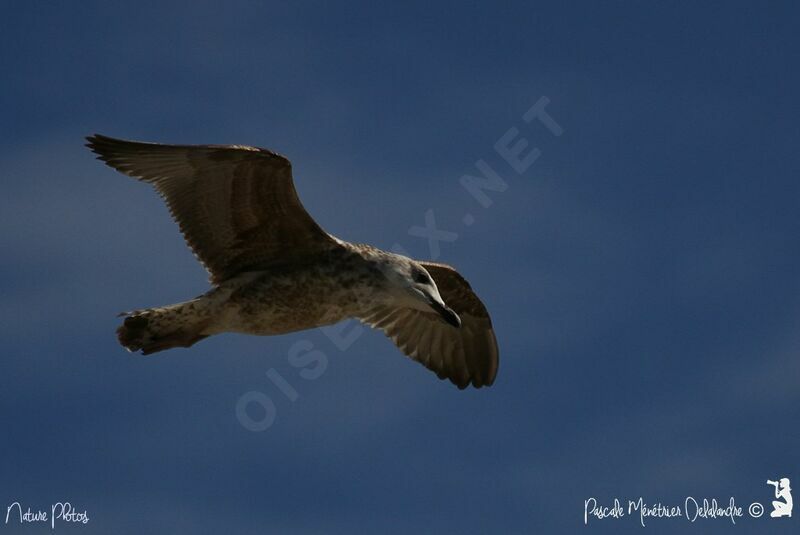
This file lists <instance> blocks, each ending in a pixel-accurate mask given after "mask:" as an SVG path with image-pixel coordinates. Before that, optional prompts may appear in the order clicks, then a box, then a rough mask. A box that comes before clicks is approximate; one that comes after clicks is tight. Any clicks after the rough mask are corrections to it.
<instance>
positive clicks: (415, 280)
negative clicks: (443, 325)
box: [381, 255, 461, 328]
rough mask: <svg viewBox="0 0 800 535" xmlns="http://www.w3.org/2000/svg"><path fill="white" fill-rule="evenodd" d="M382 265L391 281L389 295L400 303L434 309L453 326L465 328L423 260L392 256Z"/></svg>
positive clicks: (384, 272) (415, 307)
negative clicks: (444, 297)
mask: <svg viewBox="0 0 800 535" xmlns="http://www.w3.org/2000/svg"><path fill="white" fill-rule="evenodd" d="M381 267H382V271H383V274H384V275H385V276H386V279H387V280H388V281H389V294H390V296H391V298H392V299H393V300H395V302H396V304H397V305H399V306H403V307H407V308H413V309H416V310H421V311H423V312H434V313H436V314H438V315H439V316H441V318H442V319H443V320H444V321H446V322H447V323H449V324H450V325H452V326H453V327H456V328H459V327H461V318H459V317H458V314H456V313H455V311H453V309H452V308H450V307H448V306H447V305H446V304H445V303H444V300H442V296H441V295H439V288H437V287H436V283H435V282H434V281H433V278H432V277H431V276H430V273H428V271H427V270H426V269H425V268H424V267H422V265H421V264H420V263H419V262H415V261H414V260H412V259H410V258H408V257H405V256H401V255H392V257H391V258H390V259H389V260H388V261H387V262H385V263H383V264H382V266H381Z"/></svg>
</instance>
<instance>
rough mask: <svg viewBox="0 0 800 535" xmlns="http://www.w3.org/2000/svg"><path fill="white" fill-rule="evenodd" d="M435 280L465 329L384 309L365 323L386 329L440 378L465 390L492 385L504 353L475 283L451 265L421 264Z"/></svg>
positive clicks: (422, 314) (409, 312)
mask: <svg viewBox="0 0 800 535" xmlns="http://www.w3.org/2000/svg"><path fill="white" fill-rule="evenodd" d="M420 264H422V266H423V267H424V268H425V269H426V270H427V271H428V273H429V274H430V275H431V277H433V280H434V282H435V283H436V286H437V288H438V289H439V294H440V295H441V296H442V299H443V300H444V302H445V304H446V305H447V306H449V307H450V308H452V309H453V310H454V311H455V312H456V313H457V314H458V315H459V317H460V318H461V327H460V328H458V327H453V326H452V325H450V324H448V323H446V322H445V321H444V320H443V319H442V318H441V316H440V315H438V314H435V313H433V312H430V313H429V312H422V311H419V310H415V309H411V308H392V307H389V306H384V307H381V308H377V309H375V310H373V311H372V312H371V313H370V314H368V315H366V316H365V317H364V318H361V321H363V322H364V323H366V324H368V325H370V326H371V327H375V328H377V329H380V330H382V331H383V332H384V333H385V334H386V336H388V337H389V338H390V339H391V340H392V341H393V342H394V343H395V344H396V345H397V347H398V348H399V349H400V351H402V352H403V353H404V354H406V355H408V356H409V357H411V358H412V359H414V360H416V361H417V362H419V363H421V364H423V365H424V366H425V367H426V368H428V369H429V370H431V371H433V372H435V373H436V375H437V376H438V377H439V379H448V380H450V382H452V383H453V384H455V385H456V386H458V387H459V388H466V387H467V386H468V385H469V384H472V386H474V387H475V388H480V387H482V386H490V385H491V384H492V383H494V379H495V377H496V376H497V367H498V363H499V352H498V349H497V339H496V338H495V335H494V329H493V328H492V320H491V318H490V317H489V313H488V312H487V311H486V307H485V306H484V305H483V303H482V302H481V300H480V299H479V298H478V296H477V295H475V292H473V291H472V288H471V287H470V285H469V283H468V282H467V281H466V279H464V277H462V276H461V275H460V274H459V273H458V272H457V271H456V270H455V269H454V268H452V267H451V266H448V265H446V264H436V263H433V262H420Z"/></svg>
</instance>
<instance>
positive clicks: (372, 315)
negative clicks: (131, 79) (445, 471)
mask: <svg viewBox="0 0 800 535" xmlns="http://www.w3.org/2000/svg"><path fill="white" fill-rule="evenodd" d="M87 139H88V141H89V143H88V145H87V146H88V147H89V148H90V149H91V150H92V151H94V152H95V153H96V154H97V155H98V158H99V159H101V160H103V161H104V162H106V163H107V164H108V165H109V166H111V167H113V168H115V169H117V170H118V171H120V172H122V173H125V174H127V175H129V176H131V177H134V178H136V179H138V180H141V181H143V182H146V183H149V184H151V185H153V186H154V187H155V189H156V191H157V192H158V193H159V195H161V197H162V198H163V199H164V200H165V202H166V203H167V206H168V207H169V209H170V213H171V214H172V216H173V218H174V219H175V220H176V222H177V223H178V226H179V227H180V229H181V232H182V233H183V235H184V238H185V239H186V242H187V244H188V245H189V247H190V248H191V249H192V251H193V252H194V253H195V255H196V256H197V258H198V259H199V260H200V262H202V264H203V265H204V266H205V267H206V269H207V270H208V271H209V273H210V275H211V283H212V289H211V290H210V291H209V292H208V293H206V294H204V295H202V296H200V297H198V298H196V299H193V300H191V301H187V302H184V303H178V304H175V305H169V306H165V307H158V308H150V309H144V310H136V311H133V312H129V313H126V316H127V317H126V318H125V320H124V322H123V324H122V325H121V326H120V328H119V329H118V331H117V333H118V337H119V340H120V343H121V344H122V345H123V346H124V347H126V348H127V349H128V350H130V351H142V353H143V354H150V353H155V352H157V351H162V350H164V349H169V348H171V347H189V346H191V345H192V344H194V343H195V342H197V341H199V340H202V339H203V338H206V337H208V336H211V335H213V334H217V333H220V332H242V333H249V334H260V335H268V334H280V333H286V332H292V331H297V330H301V329H307V328H311V327H316V326H321V325H328V324H332V323H336V322H338V321H341V320H343V319H346V318H349V317H355V318H358V319H360V320H361V321H363V322H364V323H366V324H369V325H371V326H374V327H376V328H378V329H381V330H383V331H384V332H385V333H386V335H387V336H388V337H389V338H391V339H392V340H393V341H394V342H395V343H396V344H397V346H398V347H399V348H400V349H401V351H403V352H404V353H405V354H406V355H409V356H410V357H411V358H413V359H414V360H416V361H418V362H420V363H422V364H423V365H425V366H426V367H428V368H429V369H431V370H433V371H434V372H435V373H436V374H437V375H438V376H439V377H440V378H442V379H445V378H446V379H449V380H450V381H451V382H453V383H454V384H456V385H457V386H458V387H459V388H464V387H466V386H467V385H469V384H472V385H473V386H475V387H481V386H486V385H491V384H492V382H493V381H494V378H495V376H496V374H497V364H498V351H497V342H496V340H495V336H494V331H493V328H492V324H491V319H490V318H489V314H488V312H487V311H486V308H485V306H484V305H483V303H482V302H481V301H480V299H479V298H478V297H477V295H475V293H474V292H473V291H472V288H471V287H470V285H469V283H467V281H466V280H465V279H464V278H463V277H462V276H461V275H460V274H459V273H458V272H457V271H456V270H455V269H454V268H452V267H451V266H447V265H445V264H437V263H432V262H418V261H414V260H412V259H410V258H407V257H405V256H401V255H397V254H393V253H389V252H386V251H381V250H379V249H376V248H374V247H371V246H368V245H357V244H352V243H348V242H344V241H341V240H339V239H337V238H335V237H333V236H331V235H330V234H328V233H327V232H325V231H324V230H322V229H321V228H320V227H319V225H317V223H316V222H315V221H314V220H313V219H312V218H311V216H310V215H309V214H308V213H307V212H306V210H305V209H304V208H303V206H302V204H301V203H300V200H299V198H298V196H297V192H296V191H295V188H294V183H293V181H292V168H291V163H290V162H289V160H287V159H286V158H284V157H283V156H281V155H279V154H276V153H274V152H271V151H269V150H266V149H259V148H255V147H247V146H240V145H162V144H156V143H140V142H132V141H124V140H119V139H114V138H110V137H107V136H101V135H94V136H91V137H89V138H87Z"/></svg>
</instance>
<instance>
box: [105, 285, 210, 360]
mask: <svg viewBox="0 0 800 535" xmlns="http://www.w3.org/2000/svg"><path fill="white" fill-rule="evenodd" d="M202 299H203V298H202V297H200V298H198V299H193V300H192V301H187V302H185V303H178V304H176V305H170V306H165V307H158V308H146V309H143V310H134V311H132V312H123V313H122V314H120V316H124V317H125V321H123V323H122V325H120V326H119V328H118V329H117V338H118V339H119V343H120V344H122V346H123V347H125V349H127V350H128V351H132V352H133V351H140V350H141V352H142V354H143V355H149V354H151V353H156V352H157V351H163V350H165V349H170V348H172V347H189V346H191V345H192V344H194V343H195V342H198V341H200V340H202V339H203V338H206V337H207V336H208V334H203V330H204V329H205V328H206V327H207V326H208V325H209V323H210V321H211V315H210V314H209V310H208V306H207V304H206V303H204V302H203V300H202Z"/></svg>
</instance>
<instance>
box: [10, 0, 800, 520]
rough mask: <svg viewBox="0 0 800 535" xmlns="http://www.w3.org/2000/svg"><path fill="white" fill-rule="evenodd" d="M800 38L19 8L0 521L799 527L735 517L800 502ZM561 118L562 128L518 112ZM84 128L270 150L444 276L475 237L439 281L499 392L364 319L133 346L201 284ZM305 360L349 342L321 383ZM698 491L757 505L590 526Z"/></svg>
mask: <svg viewBox="0 0 800 535" xmlns="http://www.w3.org/2000/svg"><path fill="white" fill-rule="evenodd" d="M798 22H800V20H799V18H798V12H797V10H792V9H791V7H789V4H788V3H786V4H784V5H783V6H779V5H778V4H771V5H770V6H765V5H758V4H744V3H730V2H729V3H714V4H708V5H704V6H698V5H695V3H682V4H669V5H668V4H666V3H664V4H650V3H634V2H627V3H622V2H620V3H613V4H604V5H600V4H595V3H587V2H582V3H581V2H579V3H561V2H551V3H547V4H543V3H531V2H519V3H513V2H512V3H508V4H504V5H503V6H497V5H492V4H491V3H485V4H482V5H464V4H463V3H436V2H420V3H403V4H402V5H400V4H398V5H396V6H387V5H384V6H378V5H375V4H373V3H350V4H347V5H339V6H336V5H332V4H327V3H298V4H294V5H291V6H286V5H277V4H276V5H272V4H268V3H262V2H236V1H234V2H228V3H226V4H225V5H224V7H223V5H222V4H220V3H216V2H185V3H182V2H137V3H127V4H126V3H119V2H82V3H78V4H75V3H73V4H69V5H67V4H53V3H47V4H45V3H34V2H28V3H22V2H18V3H12V4H10V5H8V6H6V9H5V12H4V16H3V21H2V22H0V29H1V30H2V31H0V63H2V67H3V68H2V71H3V79H4V83H3V84H2V85H0V110H1V112H0V113H2V123H3V128H1V129H0V142H1V143H0V177H2V179H3V184H4V190H5V192H4V195H3V196H2V198H0V250H2V251H3V253H4V254H3V255H2V261H0V275H2V277H0V281H2V282H0V294H1V295H2V296H3V298H2V299H1V300H0V339H1V340H2V343H3V348H2V354H3V360H2V362H3V370H2V374H0V385H2V388H0V421H2V422H3V423H4V426H3V427H4V433H3V438H2V440H0V504H2V506H3V508H5V507H8V505H10V504H11V503H13V502H14V501H19V502H20V503H21V504H23V506H25V507H28V506H30V507H31V508H32V509H34V510H35V509H37V508H39V509H49V507H50V504H52V503H55V502H58V501H65V500H68V501H70V502H72V503H73V504H74V505H75V506H76V507H77V508H79V509H81V510H83V509H85V510H87V511H88V514H89V516H90V519H91V520H90V522H89V524H87V525H85V526H83V525H81V526H65V525H59V527H58V528H57V529H59V530H62V529H63V530H65V531H69V532H75V533H79V532H82V533H123V534H124V533H142V532H143V531H163V532H174V533H214V532H219V531H220V530H223V529H224V530H228V531H230V532H232V533H288V534H316V533H352V532H354V531H359V532H366V533H378V532H379V533H408V532H418V533H441V532H460V533H532V532H543V533H565V532H571V531H573V530H578V529H582V530H585V531H586V532H587V533H589V532H592V533H628V532H631V533H633V532H635V533H675V532H682V531H686V532H698V530H701V531H702V532H703V533H729V532H731V531H737V532H738V533H772V532H775V533H784V532H789V531H796V529H797V526H796V525H795V524H797V518H796V516H797V515H795V518H792V519H770V518H767V516H765V517H762V518H760V519H753V518H750V517H749V516H748V515H747V505H749V504H750V503H751V502H754V501H758V502H761V503H763V504H765V505H768V504H769V502H770V501H771V499H772V498H771V494H770V492H771V487H768V486H767V485H765V484H764V482H765V480H766V479H767V478H769V479H777V478H779V477H784V476H785V477H789V478H792V479H793V481H796V482H797V483H796V485H797V486H798V488H800V462H799V461H800V453H798V452H800V433H798V426H797V424H798V417H799V416H800V410H799V409H798V404H799V403H800V299H798V295H799V293H798V290H800V279H798V276H797V273H798V272H800V248H798V245H800V212H798V210H797V203H798V199H799V198H800V186H798V184H797V180H796V179H797V176H798V171H800V157H798V150H797V147H798V145H799V144H800V129H798V118H799V117H798V115H799V114H798V107H797V102H796V95H798V94H799V91H798V90H800V87H798V85H800V84H798V82H800V76H799V75H798V72H797V65H798V60H799V59H800V54H798V52H800V50H799V49H800V47H798V40H797V37H796V35H795V33H796V28H797V25H798ZM541 97H547V98H548V99H549V101H550V103H549V104H548V107H547V110H548V112H549V113H550V114H551V115H552V116H553V118H554V119H555V120H556V121H557V122H558V124H559V125H561V126H562V127H563V129H564V133H563V134H562V135H561V136H558V137H556V136H553V135H552V134H551V133H550V131H549V130H548V129H547V128H545V127H544V126H543V125H542V124H540V123H538V122H536V121H534V122H531V123H526V122H525V121H523V120H522V115H523V114H524V113H525V111H526V110H528V109H529V108H530V107H531V106H532V105H533V104H534V103H535V102H537V101H538V99H540V98H541ZM512 127H513V128H517V129H518V131H519V135H520V136H522V137H524V138H526V139H527V140H528V142H529V148H530V147H537V148H538V149H539V150H540V151H541V156H540V157H539V158H538V159H537V160H536V162H535V163H534V164H533V165H532V166H531V167H530V168H529V169H528V170H526V171H525V172H524V173H522V174H518V173H516V172H515V171H513V170H512V169H511V168H510V167H509V166H508V164H507V163H505V162H504V161H503V159H502V158H501V157H500V156H499V155H498V154H497V153H496V151H495V149H494V145H495V143H496V141H497V140H498V139H499V138H500V137H501V136H502V135H503V134H504V133H506V132H507V131H508V130H509V129H510V128H512ZM94 132H100V133H104V134H108V135H113V136H119V137H125V138H132V139H141V140H149V141H162V142H177V143H244V144H252V145H259V146H264V147H268V148H271V149H273V150H276V151H278V152H281V153H283V154H286V155H287V156H289V157H290V158H291V159H292V161H293V164H294V173H295V180H296V185H297V189H298V191H299V193H300V196H301V198H302V199H303V202H304V204H305V206H306V207H307V209H308V210H309V211H310V212H311V213H312V214H313V215H314V217H315V218H316V219H317V220H318V221H319V222H320V223H321V224H322V225H323V227H324V228H326V229H327V230H328V231H329V232H331V233H333V234H335V235H337V236H339V237H341V238H343V239H347V240H351V241H359V242H367V243H372V244H375V245H377V246H379V247H384V248H390V247H392V246H393V245H395V244H401V245H402V246H403V247H404V248H405V249H406V250H407V251H408V252H409V253H410V254H411V255H413V256H416V257H420V258H429V257H430V256H431V251H430V249H429V247H428V244H427V242H426V240H424V239H421V238H420V237H418V236H414V235H411V234H409V228H411V227H414V226H420V225H423V223H424V220H425V214H426V212H427V211H429V210H433V213H434V214H435V218H436V222H437V226H438V227H439V228H441V229H443V230H447V231H450V232H455V233H457V234H458V238H457V239H456V240H454V241H451V242H443V243H441V244H440V246H441V256H439V258H438V260H440V261H444V262H448V263H451V264H453V265H455V266H457V267H458V268H459V269H460V271H461V272H462V273H463V274H464V275H465V276H466V277H467V278H468V279H469V280H470V281H471V283H472V285H473V287H474V288H475V289H476V290H477V291H478V292H479V294H480V295H481V296H482V298H483V300H484V301H485V302H486V304H487V307H488V308H489V310H490V311H491V313H492V316H493V320H494V324H495V328H496V332H497V335H498V339H499V344H500V350H501V365H500V372H499V375H498V378H497V382H496V384H495V385H494V386H493V387H492V388H490V389H483V390H479V391H475V390H469V391H463V392H462V391H458V390H457V389H455V388H454V387H452V385H450V384H449V383H443V382H439V381H438V380H436V379H435V377H434V376H433V375H432V374H430V373H429V372H427V371H426V370H425V369H424V368H422V367H421V366H419V365H416V364H415V363H413V362H410V361H409V360H407V359H405V358H403V357H402V356H401V355H400V353H399V352H398V351H397V350H396V349H395V348H394V346H393V345H392V344H391V343H390V342H389V341H388V340H386V339H385V338H384V337H383V336H382V335H381V334H379V333H376V332H370V331H364V332H363V334H361V335H360V336H358V338H357V340H355V342H353V343H352V345H350V346H349V347H348V348H347V349H346V350H344V351H341V350H340V349H339V348H338V347H337V345H336V344H335V343H334V341H333V340H332V339H331V338H330V337H329V336H326V335H325V334H324V333H322V332H320V331H309V332H302V333H296V334H293V335H287V336H281V337H272V338H259V337H244V336H237V335H222V336H218V337H215V338H212V339H209V340H206V341H203V342H202V343H200V344H198V345H196V346H195V347H193V348H191V349H190V350H175V351H171V352H168V353H162V354H159V355H157V356H155V357H152V358H142V357H137V356H132V355H129V354H127V353H126V352H125V351H124V350H122V348H120V347H119V346H118V345H117V342H116V339H115V336H114V330H115V328H116V325H117V323H118V321H119V320H118V319H117V318H116V317H115V315H116V313H118V312H120V311H122V310H127V309H130V308H136V307H145V306H153V305H159V304H167V303H171V302H177V301H181V300H184V299H186V298H189V297H193V296H195V295H197V294H199V293H202V292H203V291H205V289H206V287H207V286H206V274H205V273H204V271H203V270H202V268H201V267H200V266H199V265H198V264H197V263H196V262H195V261H194V258H193V257H192V255H191V253H190V252H189V251H188V249H187V248H186V247H185V246H184V245H183V241H182V238H181V237H180V235H179V233H178V231H177V228H176V226H175V225H174V224H173V223H172V222H171V221H170V219H169V216H168V214H167V211H166V209H165V208H164V207H163V206H162V204H161V202H160V200H159V199H158V197H157V196H156V195H155V194H154V193H153V192H152V191H150V190H149V188H147V187H145V186H143V185H142V184H138V183H135V182H134V181H132V180H130V179H126V178H125V177H123V176H122V175H118V174H115V173H114V172H112V171H111V170H110V169H108V168H106V167H104V166H102V165H100V164H99V163H98V162H96V161H94V159H93V157H92V155H91V154H90V153H89V152H88V151H87V150H85V149H84V148H83V147H82V144H83V136H85V135H87V134H90V133H94ZM478 160H484V161H486V162H487V163H489V164H490V165H491V166H492V167H493V168H494V169H496V170H497V171H498V173H500V174H501V176H502V178H503V179H504V180H505V181H506V182H507V184H508V188H507V189H506V190H505V191H504V192H489V195H490V197H491V200H492V204H491V206H489V207H483V206H482V205H480V204H479V203H477V202H476V200H475V199H474V198H472V197H471V196H470V195H469V194H468V193H467V192H466V191H465V190H464V189H463V188H462V187H461V186H460V184H459V178H460V177H461V176H462V175H464V174H474V173H475V164H476V162H477V161H478ZM467 213H469V214H471V215H473V217H474V220H475V222H474V223H473V224H472V225H470V226H465V225H464V224H463V222H462V220H463V217H464V215H465V214H467ZM299 342H303V343H305V344H308V343H311V344H313V347H314V348H315V349H316V350H319V351H321V352H323V353H324V354H325V356H326V359H327V368H326V370H325V372H324V373H323V374H322V375H321V376H320V377H318V378H316V379H314V380H309V379H306V378H303V377H302V376H301V375H300V374H299V370H297V369H296V368H294V367H293V366H291V364H290V362H289V360H288V358H287V355H288V353H289V350H290V348H291V347H292V346H293V345H294V344H296V343H299ZM269 370H274V371H273V372H270V373H272V374H273V377H274V375H275V374H277V375H279V376H280V377H282V378H283V379H284V380H285V381H286V383H288V384H289V385H290V387H291V388H292V389H293V390H294V391H295V392H296V394H297V395H296V397H294V396H293V397H294V400H293V401H292V400H290V399H289V398H288V397H287V396H286V395H285V394H284V393H282V391H281V390H280V389H279V388H278V387H277V386H276V383H275V382H274V381H273V380H271V379H270V378H269V376H268V375H267V374H268V372H269ZM247 392H260V393H262V395H264V396H267V397H269V399H270V400H272V402H273V403H274V404H275V408H276V413H275V421H274V423H273V424H272V425H271V426H270V427H269V429H267V430H266V431H264V432H251V431H248V430H247V429H245V428H244V427H243V426H242V425H241V423H240V421H239V419H238V418H237V415H236V404H237V400H239V399H240V398H241V396H242V395H243V394H245V393H247ZM690 495H691V496H694V497H698V498H702V497H708V498H709V499H710V498H717V499H718V500H720V501H722V502H727V500H728V499H729V498H730V497H731V496H734V497H735V498H736V501H737V504H739V505H743V506H744V509H745V511H744V514H745V516H744V517H743V518H741V519H739V520H738V521H737V524H736V526H731V525H730V523H729V522H728V521H727V520H698V522H697V523H694V524H690V523H688V522H687V521H686V520H681V519H656V520H652V521H651V522H649V523H648V525H647V527H646V528H644V529H643V528H641V527H640V526H639V525H638V524H637V523H636V522H635V521H634V520H633V519H631V518H623V519H620V520H613V519H608V520H602V521H596V522H592V521H590V524H589V526H588V527H586V526H584V525H583V510H584V500H586V499H587V498H589V497H596V498H597V499H598V500H600V501H602V502H610V501H611V500H613V498H614V497H619V498H620V499H621V500H627V499H637V498H638V497H639V496H642V497H644V499H645V500H646V501H648V502H657V501H661V502H663V503H676V504H682V503H683V500H684V498H685V497H686V496H690ZM2 510H3V509H2V508H0V511H2ZM3 520H4V519H3ZM46 531H48V530H47V529H46V527H45V526H40V525H19V524H18V523H14V522H10V523H9V524H3V523H0V533H4V532H8V533H44V532H46Z"/></svg>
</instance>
